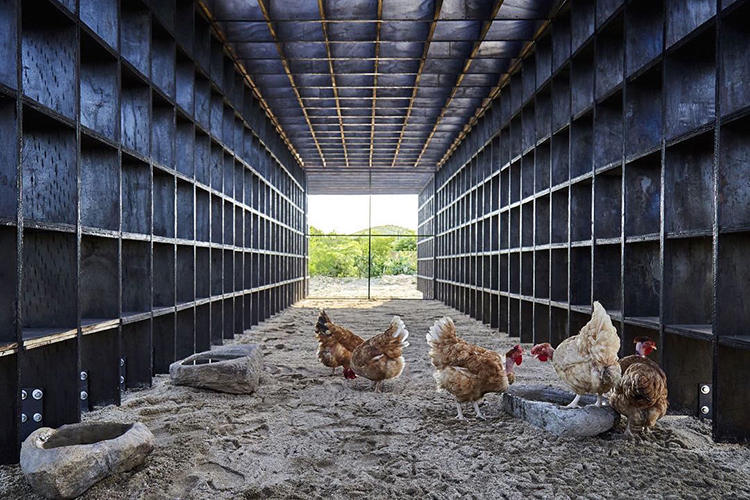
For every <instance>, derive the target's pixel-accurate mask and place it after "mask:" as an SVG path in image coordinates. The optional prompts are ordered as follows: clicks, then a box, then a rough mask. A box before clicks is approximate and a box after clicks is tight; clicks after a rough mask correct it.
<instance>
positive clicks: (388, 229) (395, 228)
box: [354, 225, 417, 236]
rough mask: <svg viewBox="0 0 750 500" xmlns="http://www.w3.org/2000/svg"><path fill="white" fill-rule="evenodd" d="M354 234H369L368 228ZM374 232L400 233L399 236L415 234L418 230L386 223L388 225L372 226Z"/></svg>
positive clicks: (381, 233)
mask: <svg viewBox="0 0 750 500" xmlns="http://www.w3.org/2000/svg"><path fill="white" fill-rule="evenodd" d="M354 234H362V235H366V234H367V229H363V230H361V231H357V232H356V233H354ZM372 234H380V235H383V234H387V235H398V236H414V235H416V234H417V232H416V231H414V230H413V229H408V228H406V227H401V226H392V225H386V226H375V227H373V228H372Z"/></svg>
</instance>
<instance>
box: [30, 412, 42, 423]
mask: <svg viewBox="0 0 750 500" xmlns="http://www.w3.org/2000/svg"><path fill="white" fill-rule="evenodd" d="M32 418H33V419H34V422H41V421H42V414H41V413H34V416H33V417H32Z"/></svg>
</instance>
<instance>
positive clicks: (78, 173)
mask: <svg viewBox="0 0 750 500" xmlns="http://www.w3.org/2000/svg"><path fill="white" fill-rule="evenodd" d="M66 3H70V4H72V5H73V6H75V2H66ZM149 5H153V9H155V10H154V11H152V7H150V6H149ZM21 10H24V11H25V12H26V13H28V12H29V11H31V12H34V14H35V15H34V16H29V15H25V16H23V19H22V20H20V19H19V17H18V16H20V11H21ZM79 16H80V17H79ZM0 21H2V22H3V25H7V26H11V27H12V28H13V29H11V30H6V31H5V32H3V34H2V35H0V38H1V39H0V45H2V46H3V47H4V48H6V49H8V50H3V53H2V55H0V179H3V182H0V252H2V255H3V256H4V259H3V262H2V263H1V264H0V278H1V279H3V280H4V281H5V282H6V283H8V284H10V286H7V287H3V290H2V292H0V301H2V303H3V304H9V305H10V306H9V307H2V308H0V378H1V379H2V381H3V383H2V384H0V385H1V386H2V392H1V393H0V396H2V398H3V400H4V401H8V402H10V404H8V405H5V406H4V409H3V410H2V411H0V424H1V425H0V462H2V463H14V462H17V461H18V451H19V446H20V442H21V439H22V438H24V437H25V436H24V435H22V432H21V408H20V402H21V394H20V389H21V388H39V389H42V391H43V392H44V410H43V414H42V420H41V421H40V422H38V425H39V426H42V425H46V426H52V427H56V426H59V425H62V424H66V423H72V422H76V421H78V420H79V419H80V412H81V411H86V410H87V409H95V408H96V407H99V406H102V405H106V404H113V403H114V404H118V403H119V402H120V394H121V391H122V390H123V389H125V388H131V387H132V388H138V387H147V386H149V385H150V384H151V378H152V375H153V374H154V373H166V372H167V371H168V367H169V364H170V363H171V362H173V361H175V360H176V359H180V358H182V357H184V356H188V355H190V354H192V353H193V352H196V351H197V350H205V349H208V348H210V346H211V345H212V344H216V343H221V342H222V341H223V339H224V338H231V337H232V336H233V335H235V334H237V333H241V332H242V331H243V330H244V329H246V328H249V327H250V326H252V325H253V324H257V323H259V322H261V321H263V320H265V319H267V318H268V317H270V316H271V315H273V314H275V313H277V312H279V311H280V310H282V309H284V308H285V307H287V306H288V305H290V304H291V303H293V302H295V301H297V300H299V299H301V298H303V297H304V295H305V291H306V286H305V285H306V283H305V274H306V273H305V271H306V259H305V252H306V248H305V246H304V244H303V242H304V235H305V231H306V227H305V221H306V214H305V210H306V177H305V173H304V171H303V170H302V169H301V167H300V166H299V165H298V163H297V161H296V160H295V159H294V157H293V156H292V153H291V151H290V150H289V148H287V146H286V144H285V143H284V140H282V138H281V136H279V135H278V134H277V131H276V129H275V128H274V126H273V125H272V124H271V123H270V122H269V120H268V118H267V117H266V115H265V110H264V109H263V107H262V106H261V104H260V102H259V100H258V99H257V97H256V96H255V95H254V93H253V90H252V89H251V88H250V87H249V86H248V85H247V84H246V83H245V80H244V77H243V76H242V74H240V72H239V70H238V68H237V67H236V66H235V62H234V60H233V59H232V58H231V57H230V56H229V52H228V51H226V50H225V47H224V45H223V44H222V43H221V42H220V41H219V37H217V36H215V35H213V34H212V31H213V28H212V26H211V23H210V22H209V21H208V20H207V19H206V18H205V17H204V12H203V9H202V8H201V7H200V6H199V5H198V4H197V3H195V2H193V1H192V0H178V1H177V2H174V1H171V2H170V1H165V2H140V1H134V2H124V3H123V5H122V6H120V5H119V2H117V1H114V0H102V1H101V2H98V1H97V2H94V1H93V0H81V1H80V2H79V4H78V9H77V10H76V9H75V8H69V7H66V6H65V5H63V4H62V3H60V2H57V1H55V0H36V1H33V2H32V1H26V0H16V1H12V2H5V3H2V6H0ZM19 21H20V22H19ZM16 27H18V28H19V29H18V30H17V29H16ZM16 48H17V49H18V50H16ZM53 77H54V78H53ZM19 83H20V85H19ZM19 113H20V116H19ZM21 124H22V125H21ZM21 141H23V142H21ZM21 144H23V149H21V148H20V147H19V146H20V145H21ZM19 179H22V181H21V182H19ZM19 200H20V206H19V205H18V201H19ZM259 229H260V231H259ZM254 235H255V236H256V237H255V238H253V236H254ZM271 266H273V272H270V271H269V267H271ZM81 371H85V372H87V381H88V388H89V390H88V394H87V399H86V401H85V404H82V402H81V399H80V380H81ZM121 375H122V376H123V380H122V381H121V380H120V376H121ZM29 418H31V417H30V416H29Z"/></svg>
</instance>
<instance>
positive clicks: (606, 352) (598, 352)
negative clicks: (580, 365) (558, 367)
mask: <svg viewBox="0 0 750 500" xmlns="http://www.w3.org/2000/svg"><path fill="white" fill-rule="evenodd" d="M593 309H594V311H593V313H592V315H591V320H590V321H589V322H588V323H586V325H585V326H584V327H583V328H581V331H580V333H579V335H578V349H579V351H580V352H581V353H582V354H588V355H589V356H591V358H592V360H593V361H594V362H595V363H596V364H597V365H605V366H609V365H613V364H616V363H617V362H618V359H619V358H618V356H617V353H618V351H619V350H620V335H619V334H618V333H617V329H616V328H615V326H614V325H613V324H612V318H611V317H610V316H609V314H607V310H606V309H604V307H603V306H602V305H601V304H600V303H599V302H598V301H596V302H594V308H593Z"/></svg>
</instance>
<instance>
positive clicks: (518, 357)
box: [516, 355, 523, 366]
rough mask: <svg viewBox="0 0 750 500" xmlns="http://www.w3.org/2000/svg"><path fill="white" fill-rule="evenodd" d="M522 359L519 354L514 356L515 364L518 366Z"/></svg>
mask: <svg viewBox="0 0 750 500" xmlns="http://www.w3.org/2000/svg"><path fill="white" fill-rule="evenodd" d="M522 360H523V356H520V355H519V356H517V357H516V365H519V366H520V365H521V361H522Z"/></svg>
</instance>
